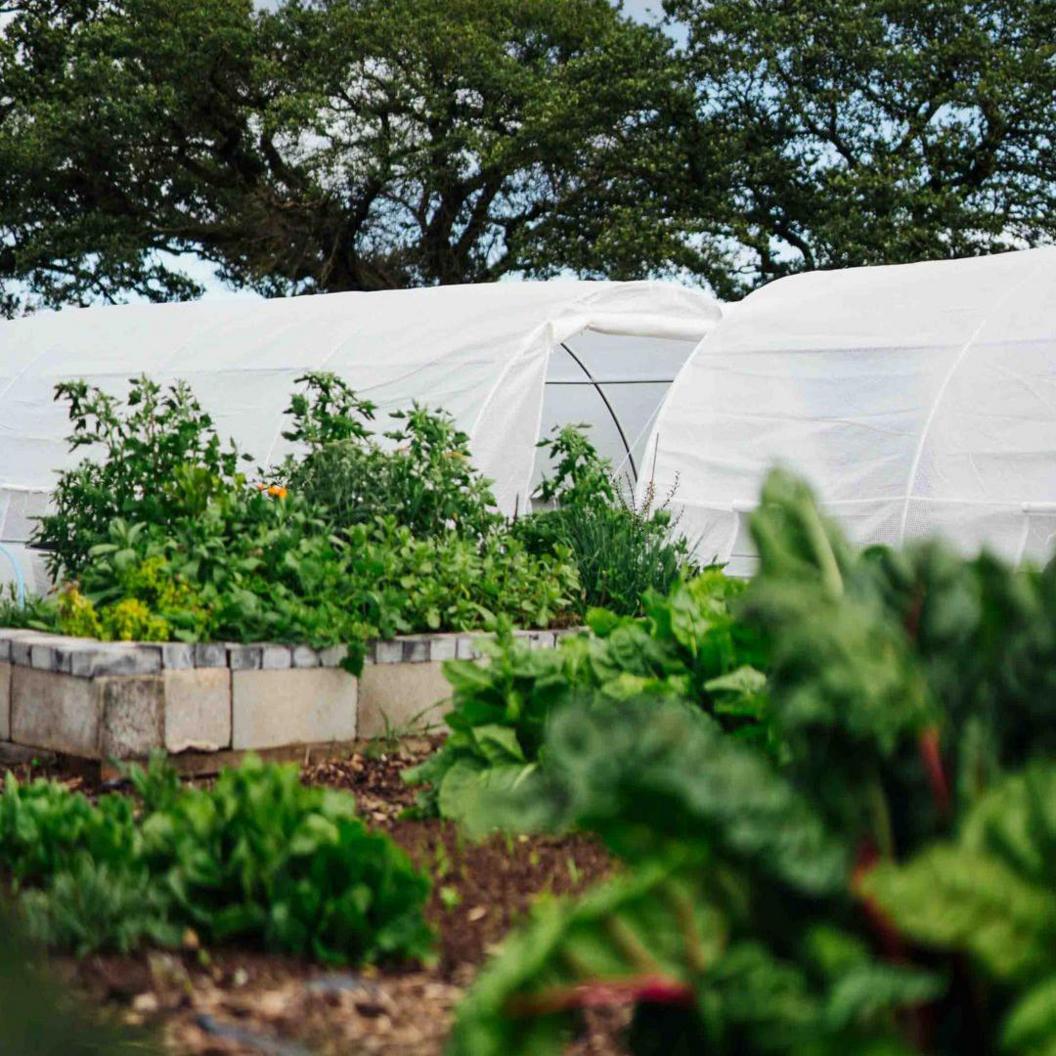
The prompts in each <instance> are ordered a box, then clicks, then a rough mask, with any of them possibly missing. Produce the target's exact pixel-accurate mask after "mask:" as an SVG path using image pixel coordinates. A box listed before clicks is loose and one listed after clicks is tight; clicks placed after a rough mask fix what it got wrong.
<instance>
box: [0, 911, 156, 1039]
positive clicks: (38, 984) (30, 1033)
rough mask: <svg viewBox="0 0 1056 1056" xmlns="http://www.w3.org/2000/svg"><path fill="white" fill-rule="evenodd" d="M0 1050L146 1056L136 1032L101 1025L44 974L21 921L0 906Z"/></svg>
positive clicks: (50, 976) (47, 974)
mask: <svg viewBox="0 0 1056 1056" xmlns="http://www.w3.org/2000/svg"><path fill="white" fill-rule="evenodd" d="M0 935H2V936H3V941H2V942H0V1008H2V1009H3V1015H2V1016H0V1052H3V1053H4V1056H100V1054H103V1053H107V1054H112V1056H133V1054H138V1056H149V1054H150V1053H153V1052H159V1053H160V1051H161V1048H160V1046H156V1045H154V1044H153V1043H152V1040H151V1039H150V1038H149V1037H145V1036H143V1034H142V1033H141V1032H138V1031H137V1032H135V1033H133V1032H131V1031H129V1030H127V1029H125V1030H120V1031H119V1030H117V1029H115V1028H114V1027H113V1026H104V1025H103V1024H101V1023H100V1022H98V1019H97V1017H96V1016H95V1015H93V1013H92V1010H91V1009H89V1008H87V1007H84V1006H82V1005H81V1003H80V1002H78V1001H76V1000H75V999H74V997H73V995H72V994H70V993H69V992H68V990H67V988H66V987H64V986H63V985H62V984H60V983H59V982H58V980H56V979H55V978H53V977H52V975H51V974H50V973H49V972H48V971H47V966H46V965H45V964H44V963H42V960H43V959H42V958H41V957H40V956H39V954H38V951H37V950H35V949H34V948H33V947H32V946H31V945H30V944H29V942H28V941H27V939H26V936H25V935H24V933H23V929H22V927H21V926H20V921H18V920H17V919H15V917H14V916H13V915H12V914H11V913H9V912H8V910H7V907H0Z"/></svg>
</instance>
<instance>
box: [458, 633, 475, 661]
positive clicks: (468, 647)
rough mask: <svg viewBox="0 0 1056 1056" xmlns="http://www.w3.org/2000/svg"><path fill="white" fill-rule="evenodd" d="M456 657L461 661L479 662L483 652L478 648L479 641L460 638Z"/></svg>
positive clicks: (465, 637) (464, 637)
mask: <svg viewBox="0 0 1056 1056" xmlns="http://www.w3.org/2000/svg"><path fill="white" fill-rule="evenodd" d="M456 655H457V657H458V659H459V660H479V659H480V657H481V652H480V650H479V649H478V648H477V639H476V638H475V637H474V638H470V637H467V636H464V635H463V636H462V637H460V638H459V639H458V645H457V646H456Z"/></svg>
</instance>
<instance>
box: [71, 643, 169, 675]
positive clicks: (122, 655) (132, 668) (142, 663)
mask: <svg viewBox="0 0 1056 1056" xmlns="http://www.w3.org/2000/svg"><path fill="white" fill-rule="evenodd" d="M83 642H84V644H83V645H80V644H78V645H71V646H70V647H69V673H70V674H71V675H75V676H77V677H78V678H96V677H98V676H101V675H107V676H110V675H115V676H116V675H156V674H157V673H158V672H159V671H160V670H161V647H160V646H158V645H144V644H143V643H140V642H93V641H91V640H90V639H83ZM64 673H65V672H64Z"/></svg>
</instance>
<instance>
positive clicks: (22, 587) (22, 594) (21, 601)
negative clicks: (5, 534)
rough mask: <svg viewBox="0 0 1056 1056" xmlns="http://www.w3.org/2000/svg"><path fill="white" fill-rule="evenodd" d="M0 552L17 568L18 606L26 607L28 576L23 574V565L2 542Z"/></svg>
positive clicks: (16, 588)
mask: <svg viewBox="0 0 1056 1056" xmlns="http://www.w3.org/2000/svg"><path fill="white" fill-rule="evenodd" d="M0 554H3V555H4V557H6V558H7V559H8V561H10V562H11V567H12V568H13V569H14V570H15V590H16V592H17V597H18V607H19V608H20V609H24V608H25V607H26V577H25V576H24V575H22V566H21V565H20V564H19V563H18V559H17V558H16V557H15V555H14V554H13V553H11V551H10V550H8V548H7V547H6V546H4V544H3V543H0Z"/></svg>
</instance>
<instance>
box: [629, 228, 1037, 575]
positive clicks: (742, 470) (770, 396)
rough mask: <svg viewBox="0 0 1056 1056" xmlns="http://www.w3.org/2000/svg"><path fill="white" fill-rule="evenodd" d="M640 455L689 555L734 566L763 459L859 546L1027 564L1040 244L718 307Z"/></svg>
mask: <svg viewBox="0 0 1056 1056" xmlns="http://www.w3.org/2000/svg"><path fill="white" fill-rule="evenodd" d="M648 450H649V451H650V452H652V453H655V483H656V487H657V489H658V490H659V491H663V490H664V489H667V488H670V487H672V486H673V485H674V484H675V482H676V480H677V485H678V490H677V493H676V497H675V504H676V506H678V507H681V508H682V511H683V520H682V527H683V529H684V530H685V531H686V533H687V535H689V536H690V537H691V538H693V539H696V540H699V549H698V551H697V553H698V557H699V558H701V559H709V558H712V557H714V558H716V559H718V560H720V561H723V562H729V563H730V564H729V567H730V569H731V571H733V572H744V571H747V570H748V569H749V568H750V567H751V560H752V559H751V546H750V541H749V539H748V535H747V525H746V520H747V518H746V517H745V516H744V514H745V513H746V512H747V511H748V510H750V509H751V508H752V507H753V506H754V505H755V503H756V502H757V500H758V494H759V488H760V484H761V482H762V479H763V477H764V475H765V473H766V472H767V470H768V469H769V468H770V467H771V466H772V465H774V464H776V463H781V464H784V465H787V466H788V467H789V468H791V469H793V470H795V471H796V472H799V473H801V474H803V475H804V476H805V477H806V478H807V479H808V480H809V481H810V482H811V484H812V485H813V486H814V487H815V488H816V489H817V491H818V492H819V493H820V496H821V498H822V499H823V501H824V502H825V504H826V506H827V508H828V509H829V510H830V511H831V512H833V513H834V514H835V515H837V516H838V518H839V519H840V520H841V521H842V522H843V523H844V524H845V526H846V527H847V528H848V529H849V531H850V533H851V534H852V536H853V537H854V538H856V539H857V540H858V541H859V542H861V543H863V544H865V543H873V542H880V543H888V544H898V543H900V542H902V541H903V540H905V539H908V538H910V537H914V536H922V535H942V536H944V537H946V538H947V539H949V540H951V541H953V543H954V544H955V545H957V546H958V548H959V549H961V550H962V551H963V552H966V553H970V552H974V551H976V550H978V549H980V548H981V547H983V546H986V547H988V548H990V549H991V550H993V551H995V552H997V553H999V554H1001V555H1003V556H1005V557H1006V558H1009V559H1011V560H1013V561H1018V560H1020V559H1022V558H1023V557H1030V558H1032V559H1038V560H1044V559H1046V558H1048V557H1049V556H1050V554H1051V552H1052V549H1053V541H1054V533H1056V249H1037V250H1030V251H1023V252H1015V253H1007V254H1002V255H997V256H990V257H980V258H973V259H968V260H956V261H942V262H931V263H921V264H910V265H901V266H889V267H872V268H858V269H851V270H847V271H838V272H814V273H809V274H803V275H798V276H795V277H791V278H786V279H781V280H779V281H777V282H774V283H772V284H771V285H769V286H766V287H764V288H763V289H761V290H758V291H756V292H755V293H753V294H751V295H750V296H749V297H747V298H746V299H745V300H744V301H742V302H741V303H739V304H737V305H733V306H727V307H726V310H725V314H724V319H723V322H722V323H721V324H720V325H719V326H718V327H717V328H716V329H715V330H714V331H713V332H712V333H711V334H710V335H709V336H707V337H706V338H705V339H704V340H703V341H702V342H701V344H700V346H699V347H698V348H697V349H696V351H695V352H694V353H693V355H692V356H691V357H690V359H689V360H688V361H687V363H686V365H685V367H684V368H683V370H682V371H681V372H680V374H679V376H678V377H677V379H676V380H675V382H674V384H673V385H672V387H671V392H670V393H669V395H668V399H667V401H666V403H665V405H664V407H663V408H662V410H661V412H660V415H659V416H658V419H657V424H656V427H655V429H654V432H653V435H652V437H651V440H650V446H649V448H648Z"/></svg>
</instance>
